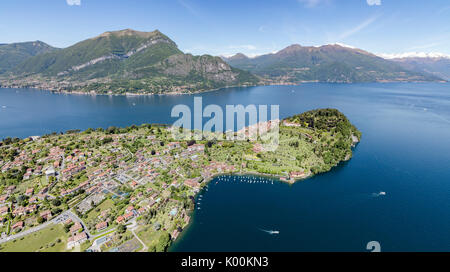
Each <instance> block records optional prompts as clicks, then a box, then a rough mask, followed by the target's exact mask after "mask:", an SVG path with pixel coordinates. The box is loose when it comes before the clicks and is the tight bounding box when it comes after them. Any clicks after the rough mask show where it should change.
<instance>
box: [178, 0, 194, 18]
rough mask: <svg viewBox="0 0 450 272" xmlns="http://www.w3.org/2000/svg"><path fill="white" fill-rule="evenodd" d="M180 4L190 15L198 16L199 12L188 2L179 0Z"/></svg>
mask: <svg viewBox="0 0 450 272" xmlns="http://www.w3.org/2000/svg"><path fill="white" fill-rule="evenodd" d="M178 3H179V4H180V5H182V6H183V7H184V8H185V9H186V10H187V11H188V12H189V13H191V14H192V15H195V16H198V12H197V10H196V9H195V8H194V7H193V6H192V5H191V4H190V3H188V2H187V1H184V0H178Z"/></svg>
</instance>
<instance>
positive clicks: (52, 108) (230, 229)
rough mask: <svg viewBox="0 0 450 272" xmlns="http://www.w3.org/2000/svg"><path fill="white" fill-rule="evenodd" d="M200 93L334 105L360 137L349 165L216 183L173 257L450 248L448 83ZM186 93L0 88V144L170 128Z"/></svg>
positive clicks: (283, 107)
mask: <svg viewBox="0 0 450 272" xmlns="http://www.w3.org/2000/svg"><path fill="white" fill-rule="evenodd" d="M196 96H202V97H203V104H204V105H207V104H218V105H220V106H224V105H226V104H243V105H247V104H269V105H270V104H277V105H280V117H287V116H290V115H293V114H297V113H301V112H303V111H306V110H309V109H314V108H319V107H333V108H337V109H339V110H340V111H342V112H343V113H344V114H346V115H347V116H348V117H349V119H350V121H351V122H352V123H353V124H355V125H356V126H357V127H358V128H359V129H360V130H361V131H362V133H363V138H362V142H361V143H360V144H359V145H358V146H357V148H356V149H355V152H354V157H353V158H352V160H351V161H349V162H347V163H344V164H342V165H340V166H339V167H337V168H335V169H333V170H332V171H331V172H329V173H326V174H323V175H320V176H316V177H313V178H311V179H308V180H306V181H303V182H299V183H296V184H294V185H292V186H289V185H287V184H283V183H279V182H274V184H273V185H272V183H271V182H270V183H268V184H266V183H264V184H263V183H252V184H250V183H246V182H245V181H246V180H247V179H248V177H240V178H237V177H228V178H223V180H222V181H220V182H217V181H212V182H211V183H210V184H209V186H208V191H207V192H206V191H205V192H202V198H201V200H199V201H200V205H199V206H200V207H201V209H200V210H198V209H196V211H195V213H194V216H193V223H192V224H191V225H190V227H189V228H188V229H186V230H185V231H184V232H183V234H182V236H181V237H180V238H179V240H178V241H177V242H176V243H175V244H174V246H172V248H171V250H173V251H365V248H366V244H367V243H368V242H369V241H379V242H380V244H381V250H383V251H449V250H450V140H449V139H450V85H449V84H434V83H430V84H428V83H427V84H425V83H423V84H422V83H420V84H414V83H407V84H406V83H405V84H397V83H396V84H390V83H389V84H303V85H300V86H264V87H250V88H230V89H225V90H220V91H214V92H209V93H205V94H202V95H196ZM193 97H194V95H179V96H145V97H143V96H142V97H124V96H121V97H113V96H82V95H63V94H52V93H49V92H42V91H34V90H25V89H18V90H15V89H14V90H13V89H0V138H4V137H7V136H11V137H27V136H32V135H41V134H46V133H51V132H59V131H66V130H69V129H86V128H89V127H108V126H112V125H114V126H127V125H132V124H137V125H139V124H141V123H172V122H173V121H174V120H175V119H173V118H171V117H170V112H171V108H172V107H173V106H174V105H177V104H187V105H192V104H193ZM216 182H217V184H216ZM381 191H384V192H386V195H385V196H382V195H377V193H379V192H381ZM263 230H278V231H280V234H279V235H270V234H268V233H267V232H264V231H263Z"/></svg>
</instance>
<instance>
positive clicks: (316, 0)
mask: <svg viewBox="0 0 450 272" xmlns="http://www.w3.org/2000/svg"><path fill="white" fill-rule="evenodd" d="M297 1H298V2H299V3H300V4H303V5H305V6H306V7H308V8H312V7H315V6H317V5H318V4H320V3H321V2H327V0H297Z"/></svg>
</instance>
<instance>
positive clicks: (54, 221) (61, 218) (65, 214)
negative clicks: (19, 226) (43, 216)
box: [0, 211, 71, 244]
mask: <svg viewBox="0 0 450 272" xmlns="http://www.w3.org/2000/svg"><path fill="white" fill-rule="evenodd" d="M68 212H70V211H65V212H63V213H62V214H60V215H58V216H57V217H55V218H53V219H52V220H50V221H48V222H45V223H43V224H40V225H39V226H36V227H34V228H31V229H27V230H24V231H22V232H19V233H18V234H14V235H10V236H8V237H6V238H3V239H0V244H3V243H6V242H8V241H12V240H15V239H18V238H21V237H23V236H26V235H28V234H31V233H34V232H37V231H40V230H42V229H44V228H46V227H48V226H50V225H53V224H58V223H61V222H64V221H65V220H67V218H69V214H68ZM70 213H71V212H70Z"/></svg>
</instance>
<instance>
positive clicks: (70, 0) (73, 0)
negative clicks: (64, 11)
mask: <svg viewBox="0 0 450 272" xmlns="http://www.w3.org/2000/svg"><path fill="white" fill-rule="evenodd" d="M66 2H67V5H69V6H81V0H66Z"/></svg>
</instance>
